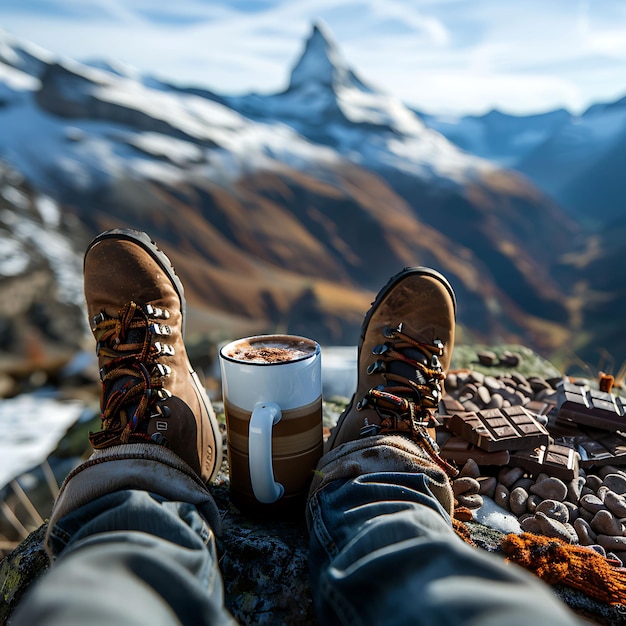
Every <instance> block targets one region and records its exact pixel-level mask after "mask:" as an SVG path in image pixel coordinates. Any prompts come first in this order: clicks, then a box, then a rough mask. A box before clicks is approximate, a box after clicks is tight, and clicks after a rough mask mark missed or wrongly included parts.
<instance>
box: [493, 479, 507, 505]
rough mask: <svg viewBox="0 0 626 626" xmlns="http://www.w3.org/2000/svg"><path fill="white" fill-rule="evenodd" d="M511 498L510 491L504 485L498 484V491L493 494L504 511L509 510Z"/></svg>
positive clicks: (495, 500)
mask: <svg viewBox="0 0 626 626" xmlns="http://www.w3.org/2000/svg"><path fill="white" fill-rule="evenodd" d="M509 497H510V494H509V490H508V489H507V488H506V487H505V486H504V485H503V484H502V483H498V484H497V485H496V490H495V492H494V494H493V500H494V502H495V503H496V504H498V505H499V506H501V507H502V508H503V509H508V506H509Z"/></svg>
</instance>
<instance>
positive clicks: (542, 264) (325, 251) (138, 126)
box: [0, 26, 581, 351]
mask: <svg viewBox="0 0 626 626" xmlns="http://www.w3.org/2000/svg"><path fill="white" fill-rule="evenodd" d="M0 104H1V106H0V127H1V128H2V129H3V132H2V133H0V159H1V160H4V161H5V162H7V163H8V164H10V165H11V167H13V168H14V169H15V170H17V171H19V172H20V173H21V174H22V175H23V176H24V177H25V178H26V180H27V181H28V183H29V184H30V185H31V186H32V188H33V190H34V193H41V194H46V195H47V196H48V197H49V198H51V199H52V200H54V201H55V202H56V203H57V205H58V206H59V207H60V210H61V211H62V213H63V214H64V215H71V216H73V217H74V218H75V219H76V220H77V221H78V223H79V224H80V225H81V226H82V228H84V230H85V231H86V232H87V233H88V234H90V235H95V234H96V233H97V232H98V231H100V230H103V229H105V228H111V227H115V226H132V227H135V228H140V229H144V230H147V231H149V232H150V233H151V235H152V236H153V237H155V239H157V240H158V241H159V242H160V243H161V244H162V246H163V247H164V249H166V251H167V252H168V254H169V255H170V256H171V257H172V259H173V261H174V263H175V265H176V267H177V270H178V271H179V273H180V274H181V276H182V278H183V280H184V282H185V284H186V285H187V291H188V300H189V303H190V311H191V312H192V313H191V315H190V320H189V322H190V323H189V324H188V329H191V332H192V333H196V334H197V335H198V336H200V335H202V336H204V335H206V334H211V335H212V336H213V337H218V338H221V337H226V336H229V335H232V334H235V333H236V334H242V333H247V332H260V331H264V330H270V329H274V328H281V329H287V330H290V331H292V332H299V333H301V334H307V335H312V336H315V337H316V338H318V339H319V340H321V341H322V342H335V343H349V344H350V343H355V342H356V338H357V336H358V328H359V326H360V323H361V320H362V316H363V313H364V312H365V310H366V309H367V308H368V306H369V302H370V301H371V296H372V292H373V291H375V290H377V289H378V288H379V287H380V286H381V285H382V284H384V282H385V281H386V280H387V278H388V277H389V276H390V275H391V274H393V273H395V272H396V271H398V269H400V268H401V267H403V266H405V265H422V264H426V265H431V266H433V267H437V268H438V269H440V270H441V271H443V272H444V273H445V274H446V275H448V276H449V277H450V279H451V280H452V282H453V285H454V287H455V289H456V291H457V295H458V300H459V318H460V319H459V321H460V322H461V323H462V325H463V326H464V328H465V329H466V330H465V332H466V336H468V337H474V338H479V339H484V340H491V339H493V338H497V339H498V340H512V341H515V340H518V341H522V342H524V343H527V344H529V345H531V346H533V347H537V348H539V349H542V350H544V351H550V350H553V349H554V348H556V347H558V345H560V343H562V342H563V341H567V338H568V337H569V336H570V335H571V333H572V332H573V331H574V328H573V326H572V324H573V323H574V321H575V320H577V319H580V316H576V314H577V313H578V309H576V307H575V306H574V305H576V306H577V304H576V302H578V301H576V302H574V300H573V299H571V298H570V296H569V290H570V288H573V287H572V286H573V284H574V282H575V278H573V277H572V276H571V274H568V273H567V272H566V271H565V270H564V269H563V263H562V259H563V257H564V255H566V254H567V253H568V252H570V251H571V250H572V247H573V245H574V242H576V241H577V240H578V238H579V237H580V236H581V232H580V228H579V227H578V226H577V225H576V224H575V223H574V222H573V221H572V220H571V219H569V218H568V217H567V216H566V215H565V214H564V213H563V211H562V210H561V209H560V207H559V206H558V205H557V204H555V203H554V202H552V201H551V200H550V199H549V198H548V197H547V196H545V195H544V194H542V193H541V192H540V191H539V190H538V189H537V188H535V187H533V186H532V185H531V184H530V183H529V182H528V180H527V179H526V178H524V177H521V176H519V175H517V174H515V173H514V172H512V171H511V170H508V169H503V168H502V167H501V166H499V165H498V164H497V163H495V162H494V161H492V160H491V161H490V160H488V159H485V158H481V156H475V155H471V154H468V153H467V152H466V151H464V150H462V149H460V148H459V147H458V146H456V145H454V144H453V143H452V142H451V141H449V140H448V139H446V138H445V137H444V136H443V134H441V133H440V132H437V131H436V130H434V129H432V128H429V127H428V125H427V124H425V123H424V122H423V121H422V119H420V117H419V116H418V115H417V114H416V113H415V112H414V111H412V110H410V109H409V108H408V107H406V106H405V105H404V104H403V103H402V102H401V101H399V100H398V99H396V98H394V97H393V95H390V94H386V93H383V92H381V91H380V90H378V89H377V88H376V87H375V86H373V85H369V84H368V83H367V81H366V80H365V79H364V78H361V77H360V76H358V75H357V73H356V72H355V71H354V70H352V69H351V68H350V67H349V66H348V65H347V64H346V63H345V61H344V60H343V58H342V55H341V53H340V51H339V48H338V46H337V44H336V43H335V42H334V41H333V40H332V37H331V36H330V34H329V33H327V32H325V29H324V28H323V27H319V26H316V27H314V28H313V31H312V34H311V36H310V38H309V39H308V41H307V42H306V44H305V46H304V50H303V53H302V55H301V57H300V58H299V59H298V60H297V62H296V63H295V64H294V68H293V71H292V74H291V80H290V82H289V85H288V87H287V88H286V89H285V90H284V91H283V92H281V93H276V94H271V95H258V94H250V95H247V96H240V97H231V96H228V95H226V94H215V93H211V92H209V91H206V90H203V89H201V88H183V87H180V86H177V85H171V84H168V83H167V82H164V81H160V80H155V79H153V78H151V77H149V76H144V75H140V74H139V73H137V72H134V71H133V70H131V69H129V68H127V67H124V66H121V65H119V64H117V63H115V62H114V61H91V62H89V63H88V64H83V63H78V62H77V61H75V60H71V59H60V58H57V57H55V56H54V55H53V54H51V53H49V52H45V51H41V50H39V49H37V48H36V47H34V46H31V45H30V44H26V43H23V42H19V41H16V40H15V39H13V38H11V37H10V36H8V35H6V34H1V35H0ZM0 232H1V231H0ZM74 245H76V246H79V245H80V244H77V243H74ZM75 249H76V251H77V253H79V252H80V249H79V248H78V247H77V248H75ZM0 282H1V279H0Z"/></svg>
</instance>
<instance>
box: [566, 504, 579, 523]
mask: <svg viewBox="0 0 626 626" xmlns="http://www.w3.org/2000/svg"><path fill="white" fill-rule="evenodd" d="M563 504H564V505H565V506H566V507H567V511H568V513H569V521H570V524H573V523H574V522H575V521H576V520H577V519H578V518H579V517H580V514H579V513H578V505H576V504H574V503H573V502H567V500H566V501H565V502H563Z"/></svg>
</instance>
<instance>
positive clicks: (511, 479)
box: [498, 467, 524, 489]
mask: <svg viewBox="0 0 626 626" xmlns="http://www.w3.org/2000/svg"><path fill="white" fill-rule="evenodd" d="M523 475H524V470H523V469H522V468H521V467H503V468H502V469H501V470H500V471H499V472H498V481H499V482H501V483H502V484H503V485H504V486H505V487H506V488H507V489H510V488H511V487H512V486H513V485H514V484H515V483H516V482H517V481H518V480H519V479H520V478H521V477H522V476H523Z"/></svg>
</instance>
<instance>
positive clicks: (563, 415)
mask: <svg viewBox="0 0 626 626" xmlns="http://www.w3.org/2000/svg"><path fill="white" fill-rule="evenodd" d="M557 394H558V395H557V408H558V417H559V419H568V420H571V421H572V422H576V423H577V424H585V425H586V426H592V427H594V428H602V429H604V430H611V431H616V430H626V416H625V413H626V398H621V397H619V396H614V395H613V394H610V393H606V392H605V391H598V390H597V389H590V388H589V387H588V386H587V385H577V384H574V383H570V382H567V381H562V382H560V383H559V384H558V385H557Z"/></svg>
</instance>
